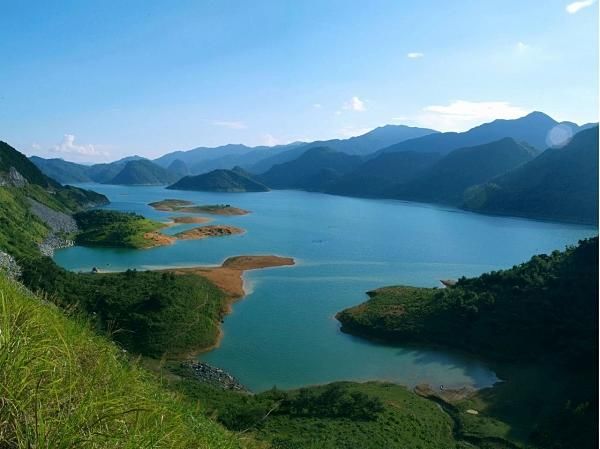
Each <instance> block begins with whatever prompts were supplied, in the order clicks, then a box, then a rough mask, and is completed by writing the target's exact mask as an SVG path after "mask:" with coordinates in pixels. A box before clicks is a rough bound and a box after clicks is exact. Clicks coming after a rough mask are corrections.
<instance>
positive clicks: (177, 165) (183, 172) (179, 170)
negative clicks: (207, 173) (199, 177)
mask: <svg viewBox="0 0 600 449" xmlns="http://www.w3.org/2000/svg"><path fill="white" fill-rule="evenodd" d="M167 171H169V172H170V173H171V174H172V175H173V176H175V177H176V178H177V179H181V178H183V177H184V176H188V175H189V174H190V169H189V167H188V166H187V164H186V163H185V162H183V161H182V160H181V159H175V160H174V161H173V162H171V163H170V164H169V166H168V167H167Z"/></svg>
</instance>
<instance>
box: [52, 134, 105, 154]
mask: <svg viewBox="0 0 600 449" xmlns="http://www.w3.org/2000/svg"><path fill="white" fill-rule="evenodd" d="M49 151H50V152H51V153H58V154H61V155H71V156H73V157H76V158H81V159H93V158H97V157H101V158H104V157H107V156H108V155H109V153H108V152H106V151H102V150H100V149H99V148H97V146H95V145H92V144H87V145H78V144H76V143H75V136H74V135H73V134H65V135H64V136H63V140H62V142H61V143H59V144H57V145H53V146H52V147H51V148H50V150H49Z"/></svg>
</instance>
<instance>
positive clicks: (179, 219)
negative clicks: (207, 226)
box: [171, 216, 212, 224]
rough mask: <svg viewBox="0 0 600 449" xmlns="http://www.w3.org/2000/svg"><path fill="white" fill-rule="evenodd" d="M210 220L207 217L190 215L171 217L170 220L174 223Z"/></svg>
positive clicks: (205, 221)
mask: <svg viewBox="0 0 600 449" xmlns="http://www.w3.org/2000/svg"><path fill="white" fill-rule="evenodd" d="M211 220H212V219H211V218H207V217H190V216H183V217H171V221H172V222H173V223H174V224H192V223H208V222H209V221H211Z"/></svg>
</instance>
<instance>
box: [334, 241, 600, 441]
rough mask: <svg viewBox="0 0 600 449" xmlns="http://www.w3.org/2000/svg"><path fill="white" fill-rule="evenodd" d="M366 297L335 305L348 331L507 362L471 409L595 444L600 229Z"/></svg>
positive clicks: (537, 437) (547, 435)
mask: <svg viewBox="0 0 600 449" xmlns="http://www.w3.org/2000/svg"><path fill="white" fill-rule="evenodd" d="M369 296H370V297H371V298H370V299H369V300H368V301H367V302H365V303H363V304H361V305H358V306H355V307H352V308H349V309H346V310H343V311H342V312H340V313H338V315H337V318H338V320H339V321H340V322H341V323H342V330H344V331H345V332H349V333H352V334H356V335H361V336H365V337H369V338H376V339H378V340H385V341H392V342H400V343H403V344H410V343H419V344H431V345H436V346H443V347H446V348H453V349H458V350H461V351H467V352H470V353H474V354H477V355H478V356H480V357H484V358H486V359H487V360H490V361H502V364H500V365H499V366H498V371H499V373H500V374H499V375H500V376H501V377H502V378H503V379H504V380H505V383H503V384H500V385H499V386H495V387H494V388H492V389H489V390H484V391H483V392H481V393H478V395H477V396H476V397H475V398H473V399H472V400H471V401H470V402H467V403H465V405H466V408H473V407H474V406H475V405H476V408H479V409H480V410H481V409H486V410H487V414H486V415H487V416H488V417H489V418H493V419H494V420H496V419H500V420H502V421H503V422H506V423H508V424H509V425H510V427H512V432H510V433H509V435H510V434H512V435H513V436H517V435H519V434H520V435H521V437H522V438H524V439H526V440H528V441H529V442H530V443H533V444H534V445H535V446H536V447H543V448H565V449H566V448H573V447H577V448H590V449H592V448H594V447H596V444H597V431H598V413H597V411H598V400H597V399H598V390H597V386H598V362H597V360H598V340H597V336H598V237H595V238H593V239H589V240H585V241H582V242H580V244H579V245H578V246H577V247H571V248H567V250H566V251H563V252H559V251H554V252H553V253H552V254H549V255H539V256H534V257H533V258H532V259H531V260H530V261H529V262H526V263H523V264H521V265H518V266H515V267H513V268H511V269H508V270H502V271H496V272H491V273H486V274H483V275H481V276H480V277H477V278H472V279H465V278H461V279H460V280H459V281H458V282H457V283H456V284H455V285H454V286H451V287H449V288H445V289H435V288H416V287H406V286H397V287H386V288H381V289H378V290H375V291H373V292H369ZM461 420H462V421H463V425H464V426H467V425H469V422H471V425H474V424H476V423H474V422H473V418H469V417H468V415H464V416H463V417H462V418H461ZM478 425H479V431H481V429H483V428H484V427H481V426H483V425H484V422H482V421H479V424H478ZM485 425H486V426H488V425H492V423H491V422H489V423H487V424H485Z"/></svg>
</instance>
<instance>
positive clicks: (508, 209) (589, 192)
mask: <svg viewBox="0 0 600 449" xmlns="http://www.w3.org/2000/svg"><path fill="white" fill-rule="evenodd" d="M465 198H466V199H465V203H464V207H465V208H466V209H470V210H473V211H477V212H487V213H493V214H506V215H519V216H526V217H535V218H542V219H552V220H566V221H575V222H584V223H594V224H597V223H598V126H594V127H591V128H587V129H585V130H584V131H581V132H579V133H577V134H576V135H575V136H574V137H573V139H572V140H571V142H569V143H568V144H567V145H566V146H564V147H563V148H551V149H548V150H546V151H545V152H544V153H542V154H541V155H540V156H538V157H537V158H535V159H534V160H532V161H530V162H528V163H527V164H524V165H522V166H520V167H518V168H516V169H515V170H512V171H510V172H508V173H506V174H504V175H502V176H499V177H497V178H495V179H493V180H491V181H490V182H488V183H485V184H483V185H480V186H477V187H473V188H471V189H469V191H468V192H467V193H466V197H465Z"/></svg>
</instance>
